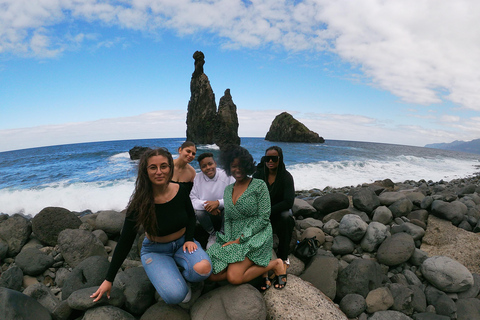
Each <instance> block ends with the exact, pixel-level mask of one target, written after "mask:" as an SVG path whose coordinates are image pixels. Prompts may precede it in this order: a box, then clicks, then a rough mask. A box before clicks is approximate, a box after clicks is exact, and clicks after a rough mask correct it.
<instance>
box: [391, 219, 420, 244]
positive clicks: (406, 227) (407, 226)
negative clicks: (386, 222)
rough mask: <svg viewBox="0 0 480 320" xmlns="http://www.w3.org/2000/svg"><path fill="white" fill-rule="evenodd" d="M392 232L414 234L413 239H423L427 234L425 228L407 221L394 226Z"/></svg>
mask: <svg viewBox="0 0 480 320" xmlns="http://www.w3.org/2000/svg"><path fill="white" fill-rule="evenodd" d="M390 232H391V233H392V234H395V233H399V232H405V233H408V234H409V235H411V236H412V238H413V240H421V239H422V238H423V236H424V235H425V230H424V229H423V228H422V227H419V226H417V225H415V224H413V223H410V222H405V223H402V224H401V225H396V226H393V227H392V228H391V230H390Z"/></svg>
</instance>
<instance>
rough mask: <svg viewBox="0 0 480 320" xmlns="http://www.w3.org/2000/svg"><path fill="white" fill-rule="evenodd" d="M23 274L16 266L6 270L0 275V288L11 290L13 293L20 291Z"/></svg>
mask: <svg viewBox="0 0 480 320" xmlns="http://www.w3.org/2000/svg"><path fill="white" fill-rule="evenodd" d="M22 283H23V272H22V269H20V268H19V267H17V266H13V267H10V268H8V269H7V271H5V272H3V273H2V274H1V275H0V287H3V288H7V289H12V290H15V291H21V290H22Z"/></svg>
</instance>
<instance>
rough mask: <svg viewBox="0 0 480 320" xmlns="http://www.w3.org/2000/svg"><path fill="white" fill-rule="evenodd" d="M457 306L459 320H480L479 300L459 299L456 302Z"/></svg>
mask: <svg viewBox="0 0 480 320" xmlns="http://www.w3.org/2000/svg"><path fill="white" fill-rule="evenodd" d="M455 305H456V306H457V320H472V319H480V300H479V299H475V298H469V299H458V300H457V301H455Z"/></svg>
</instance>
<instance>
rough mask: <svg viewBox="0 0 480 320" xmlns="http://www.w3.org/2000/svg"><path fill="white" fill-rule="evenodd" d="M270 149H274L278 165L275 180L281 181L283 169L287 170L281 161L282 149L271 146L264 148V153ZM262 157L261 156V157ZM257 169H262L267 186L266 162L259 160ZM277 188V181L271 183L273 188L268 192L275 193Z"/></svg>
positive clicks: (283, 173) (283, 174)
mask: <svg viewBox="0 0 480 320" xmlns="http://www.w3.org/2000/svg"><path fill="white" fill-rule="evenodd" d="M270 150H275V151H277V153H278V166H277V176H276V177H275V182H277V181H283V179H284V176H285V171H286V170H287V169H286V168H285V163H284V162H283V150H282V148H280V147H278V146H271V147H269V148H267V150H265V155H266V154H267V152H268V151H270ZM262 159H263V158H262ZM257 170H263V173H264V175H263V179H264V180H265V182H266V183H267V186H268V173H269V172H268V171H269V169H268V168H267V164H266V163H265V162H263V161H262V162H260V165H259V166H258V167H257ZM277 188H280V186H279V183H273V188H272V189H271V190H270V193H272V194H273V193H275V192H277V190H276V189H277Z"/></svg>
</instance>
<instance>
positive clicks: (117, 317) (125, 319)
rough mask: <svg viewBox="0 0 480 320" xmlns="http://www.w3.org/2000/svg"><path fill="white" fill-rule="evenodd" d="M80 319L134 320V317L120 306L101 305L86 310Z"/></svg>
mask: <svg viewBox="0 0 480 320" xmlns="http://www.w3.org/2000/svg"><path fill="white" fill-rule="evenodd" d="M82 320H135V317H134V316H132V315H131V314H130V313H128V312H126V311H124V310H122V309H120V308H117V307H114V306H103V307H98V308H93V309H89V310H87V312H85V315H84V316H83V318H82Z"/></svg>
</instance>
